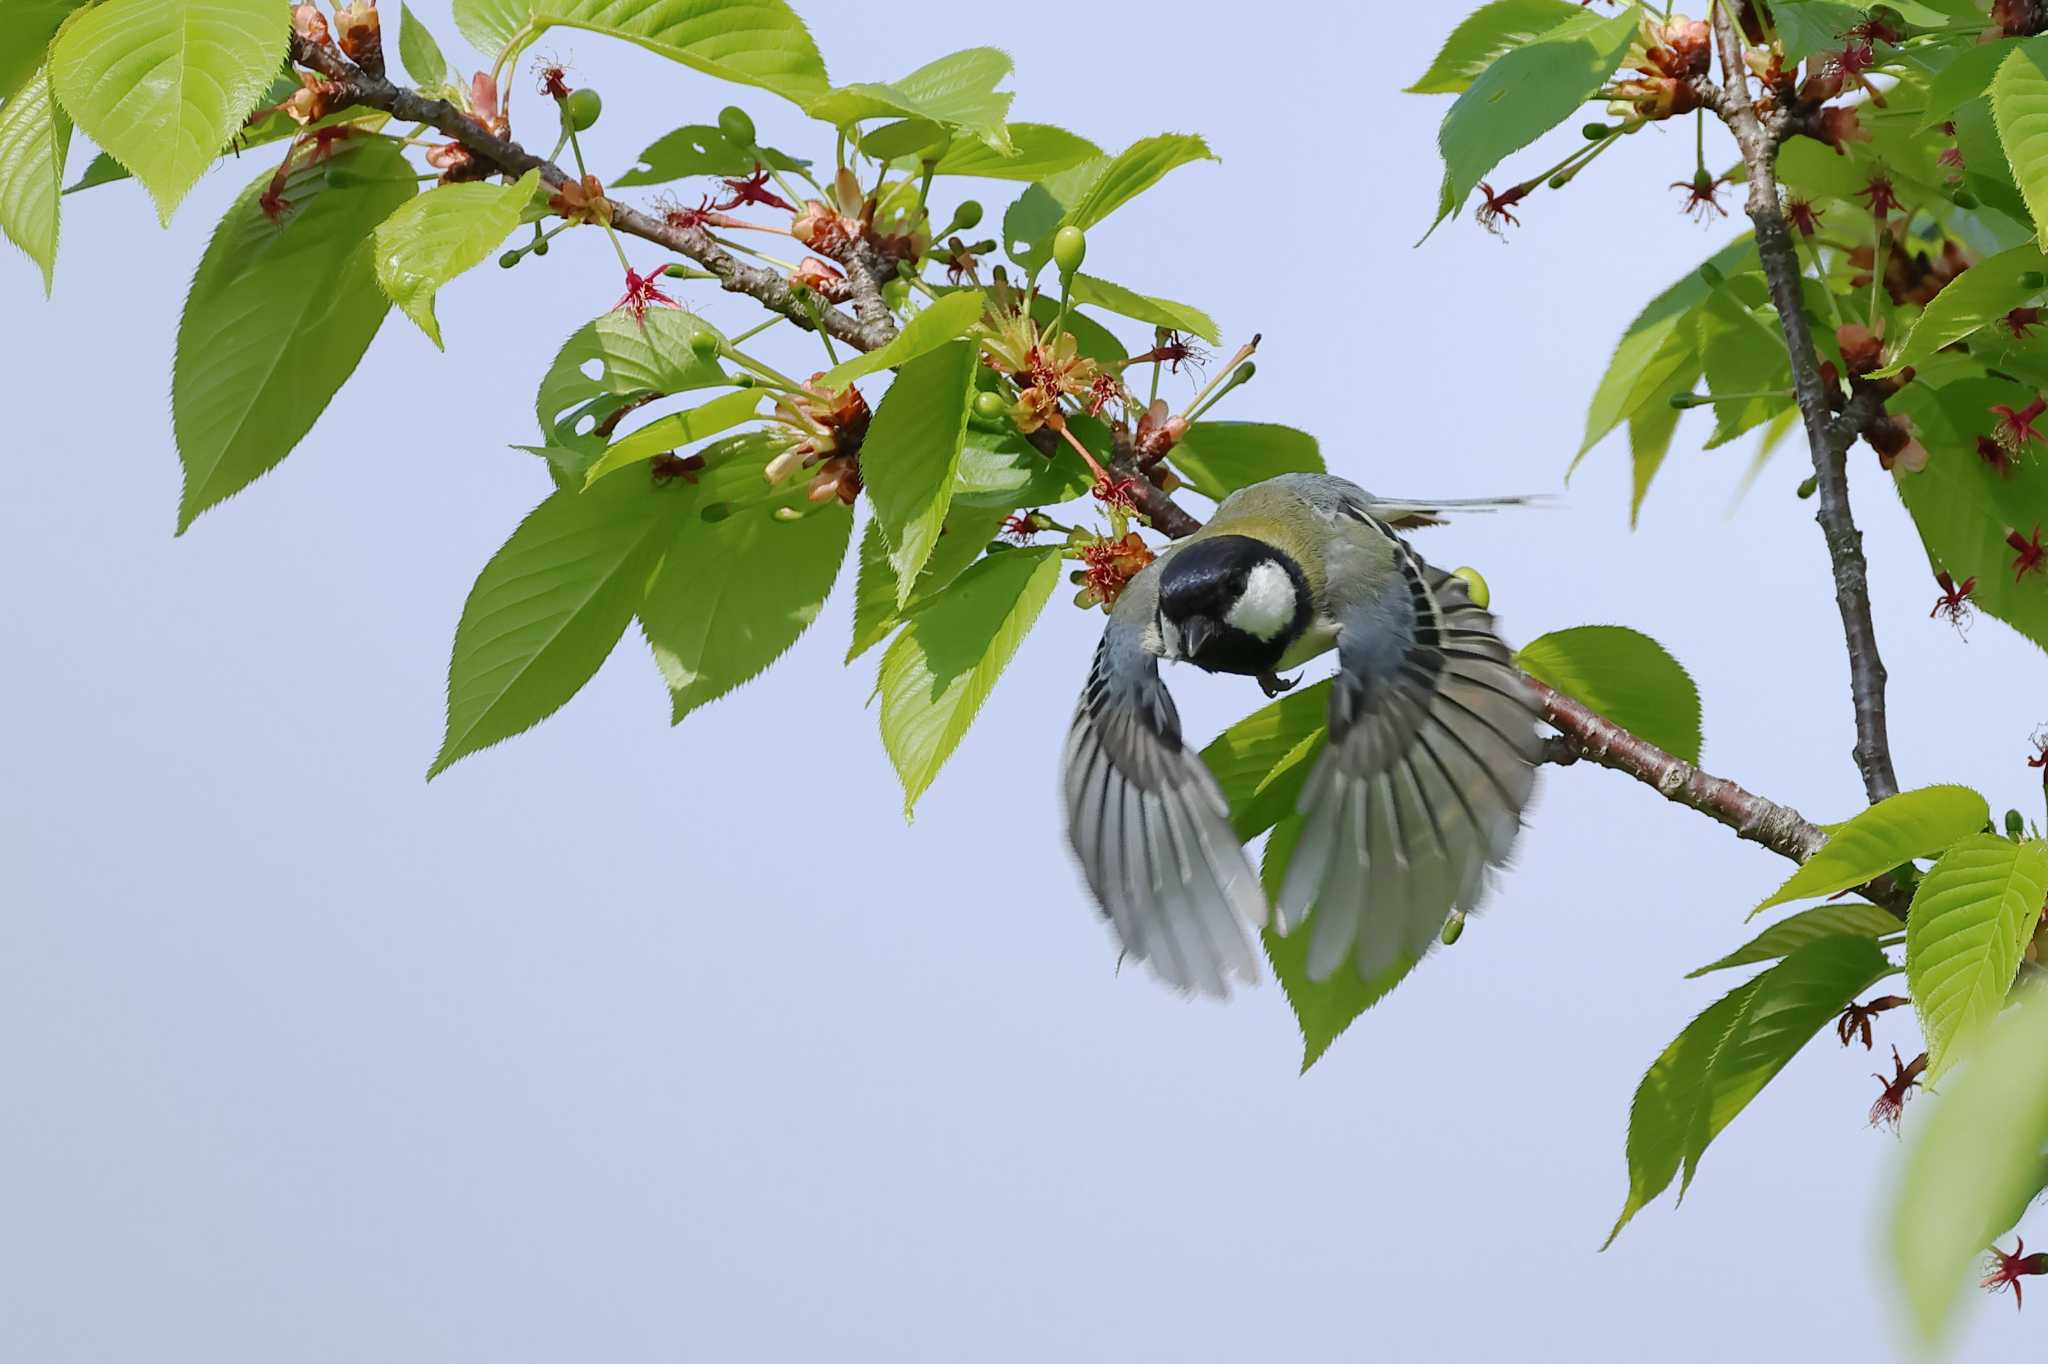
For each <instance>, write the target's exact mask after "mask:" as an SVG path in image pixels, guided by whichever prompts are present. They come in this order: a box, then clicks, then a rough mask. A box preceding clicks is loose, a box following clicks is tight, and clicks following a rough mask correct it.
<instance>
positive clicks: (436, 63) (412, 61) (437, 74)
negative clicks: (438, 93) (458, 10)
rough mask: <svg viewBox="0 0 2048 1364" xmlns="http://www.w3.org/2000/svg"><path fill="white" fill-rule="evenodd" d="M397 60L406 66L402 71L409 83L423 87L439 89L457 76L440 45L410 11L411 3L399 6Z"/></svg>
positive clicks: (425, 88)
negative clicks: (442, 53)
mask: <svg viewBox="0 0 2048 1364" xmlns="http://www.w3.org/2000/svg"><path fill="white" fill-rule="evenodd" d="M398 18H399V25H398V60H399V61H400V63H402V64H403V65H404V67H405V74H406V75H408V76H410V77H411V78H412V83H413V84H414V85H417V86H419V87H420V88H421V89H423V90H438V89H440V88H441V87H442V86H445V85H451V84H453V83H454V82H455V80H456V77H455V74H454V72H453V71H452V70H450V68H449V66H448V59H447V58H446V57H444V56H442V55H441V45H440V44H439V43H437V42H435V41H434V35H433V34H432V33H430V32H428V31H427V26H426V25H425V24H423V23H421V22H420V19H419V16H418V15H417V14H414V13H413V12H412V6H411V5H408V4H405V3H403V0H401V3H400V4H399V6H398Z"/></svg>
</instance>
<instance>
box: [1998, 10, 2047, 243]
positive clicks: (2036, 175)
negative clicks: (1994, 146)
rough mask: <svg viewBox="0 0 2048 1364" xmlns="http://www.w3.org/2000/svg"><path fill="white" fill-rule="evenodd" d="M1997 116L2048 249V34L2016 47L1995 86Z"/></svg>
mask: <svg viewBox="0 0 2048 1364" xmlns="http://www.w3.org/2000/svg"><path fill="white" fill-rule="evenodd" d="M1991 116H1992V119H1993V121H1994V122H1995V123H1996V124H1997V126H1998V140H1999V142H2000V143H2001V144H2003V146H2004V147H2005V159H2006V160H2007V162H2009V163H2010V164H2011V166H2012V175H2013V180H2014V182H2015V183H2016V184H2018V186H2019V191H2020V195H2021V197H2022V198H2024V199H2025V200H2026V204H2027V211H2028V212H2029V213H2030V214H2032V215H2033V219H2034V225H2035V231H2036V233H2037V234H2038V239H2039V240H2040V242H2041V244H2042V245H2044V246H2048V34H2043V35H2042V36H2040V37H2038V38H2029V39H2027V40H2026V41H2025V42H2022V43H2016V44H2014V45H2013V49H2012V51H2011V53H2009V54H2008V55H2007V56H2006V59H2005V61H2004V62H2003V63H2001V64H2000V66H1999V68H1998V74H1997V75H1996V76H1994V77H1993V78H1992V81H1991Z"/></svg>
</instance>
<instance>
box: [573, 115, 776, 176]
mask: <svg viewBox="0 0 2048 1364" xmlns="http://www.w3.org/2000/svg"><path fill="white" fill-rule="evenodd" d="M756 162H760V163H761V164H764V165H769V166H773V167H774V168H775V169H777V170H783V171H797V170H801V171H808V170H809V169H810V168H811V163H810V162H808V161H803V160H799V159H798V158H796V157H794V156H791V155H790V154H789V153H787V152H780V151H777V150H776V149H775V148H773V147H739V146H735V145H734V144H733V142H732V141H731V139H729V138H727V137H726V135H725V134H724V133H723V132H721V131H719V129H718V128H717V127H716V126H714V125H712V124H708V123H686V124H684V125H683V126H682V127H680V128H677V129H675V130H674V131H672V132H668V133H664V134H662V135H661V136H660V137H658V138H656V139H655V140H654V141H653V142H651V143H649V144H648V145H647V148H646V150H644V151H642V152H641V153H640V155H639V157H638V159H637V161H636V164H635V165H634V167H633V169H631V170H629V171H627V172H626V173H625V174H624V175H621V176H620V177H619V178H618V179H617V180H614V181H612V184H613V186H614V187H616V188H624V187H626V186H630V185H662V184H667V183H668V182H669V181H671V180H681V179H683V178H685V177H686V176H692V175H725V176H735V175H749V174H752V173H753V170H754V165H755V163H756Z"/></svg>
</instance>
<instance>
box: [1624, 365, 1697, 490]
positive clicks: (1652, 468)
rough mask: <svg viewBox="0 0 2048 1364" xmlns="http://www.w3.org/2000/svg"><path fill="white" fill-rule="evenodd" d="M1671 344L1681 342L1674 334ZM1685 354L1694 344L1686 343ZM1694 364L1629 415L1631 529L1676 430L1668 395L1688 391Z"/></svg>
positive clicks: (1674, 412) (1694, 375)
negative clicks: (1690, 345)
mask: <svg viewBox="0 0 2048 1364" xmlns="http://www.w3.org/2000/svg"><path fill="white" fill-rule="evenodd" d="M1669 344H1672V345H1682V344H1683V343H1682V340H1681V338H1680V337H1679V336H1678V335H1677V334H1675V333H1674V334H1673V336H1672V338H1671V342H1670V343H1669ZM1685 350H1686V353H1687V354H1689V355H1690V354H1693V353H1696V352H1695V348H1692V347H1685ZM1699 377H1700V372H1699V370H1698V368H1697V367H1693V366H1687V367H1685V368H1681V369H1679V370H1678V371H1676V372H1675V373H1673V374H1672V375H1671V377H1670V378H1669V380H1668V381H1667V382H1666V383H1665V384H1664V386H1663V388H1661V389H1659V390H1658V391H1656V392H1654V393H1652V394H1651V395H1650V396H1649V398H1648V399H1646V400H1645V401H1644V402H1643V403H1642V404H1641V405H1640V406H1639V407H1637V408H1636V410H1635V411H1634V412H1633V413H1631V414H1630V415H1629V419H1628V458H1629V496H1628V524H1629V529H1630V530H1634V529H1635V526H1636V521H1637V518H1638V517H1639V516H1640V515H1641V514H1642V510H1643V499H1644V498H1645V497H1647V496H1648V495H1649V492H1650V483H1651V481H1652V480H1653V479H1655V478H1656V477H1657V471H1658V470H1659V469H1661V468H1663V467H1664V457H1665V456H1666V455H1668V454H1669V453H1671V438H1672V436H1674V435H1676V434H1677V432H1678V415H1679V414H1678V409H1677V408H1675V407H1673V406H1672V405H1671V399H1672V398H1673V397H1675V396H1677V395H1678V394H1681V393H1690V392H1691V391H1692V386H1693V385H1694V384H1695V383H1697V382H1698V381H1699Z"/></svg>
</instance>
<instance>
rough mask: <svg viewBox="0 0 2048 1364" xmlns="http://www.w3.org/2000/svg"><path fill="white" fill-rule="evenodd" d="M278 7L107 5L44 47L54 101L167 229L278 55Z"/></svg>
mask: <svg viewBox="0 0 2048 1364" xmlns="http://www.w3.org/2000/svg"><path fill="white" fill-rule="evenodd" d="M289 29H290V10H289V8H288V7H287V6H285V5H282V4H279V3H277V0H105V3H103V4H98V5H94V6H93V7H92V8H90V9H88V10H85V11H84V12H83V13H81V14H80V15H79V16H78V18H77V19H76V20H75V21H74V22H72V23H70V24H67V25H66V26H65V29H64V32H63V34H62V35H61V36H60V37H59V38H58V40H57V42H56V43H55V44H53V45H52V46H51V48H50V79H51V81H52V83H53V84H54V85H55V86H56V89H57V98H58V99H60V100H62V101H63V102H64V107H65V109H66V110H68V111H69V112H70V114H71V117H72V118H73V119H75V120H77V122H78V126H79V127H80V128H81V129H83V130H84V132H85V135H86V136H87V137H89V138H91V139H92V140H93V141H94V142H97V143H98V144H99V145H100V146H101V147H103V148H105V149H106V150H107V151H108V152H109V153H111V154H112V155H113V157H114V159H115V160H117V161H119V162H120V163H121V164H122V165H124V166H126V167H128V169H129V170H131V171H133V172H134V173H135V178H136V179H138V180H140V181H142V183H143V185H144V187H145V188H147V189H148V190H149V193H150V197H151V198H152V199H154V200H156V207H157V215H158V216H159V217H160V218H161V219H162V220H163V221H164V222H166V223H168V222H169V221H170V220H171V214H172V212H173V211H174V210H175V209H176V208H177V207H178V203H179V201H180V200H182V199H183V198H184V197H185V192H186V191H187V190H189V189H191V188H192V186H193V185H194V184H196V183H197V182H198V180H199V177H200V176H201V175H203V174H205V172H206V168H207V167H208V166H210V165H212V164H213V159H214V157H215V156H216V155H217V154H218V153H219V151H220V149H221V148H222V147H223V146H226V145H227V142H228V139H229V138H230V137H232V136H233V135H234V133H235V131H236V130H237V129H238V128H240V127H241V126H242V120H243V119H245V118H246V117H247V116H248V114H249V111H250V110H252V109H254V108H255V107H256V102H257V100H259V99H261V98H262V96H263V92H264V91H265V90H266V89H268V88H269V86H270V82H271V79H272V78H273V77H274V76H275V75H276V74H277V67H278V63H279V62H281V61H282V60H283V59H284V51H285V38H286V35H287V33H288V32H289Z"/></svg>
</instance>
